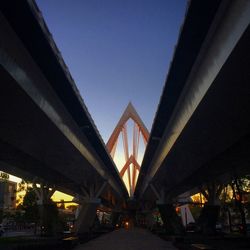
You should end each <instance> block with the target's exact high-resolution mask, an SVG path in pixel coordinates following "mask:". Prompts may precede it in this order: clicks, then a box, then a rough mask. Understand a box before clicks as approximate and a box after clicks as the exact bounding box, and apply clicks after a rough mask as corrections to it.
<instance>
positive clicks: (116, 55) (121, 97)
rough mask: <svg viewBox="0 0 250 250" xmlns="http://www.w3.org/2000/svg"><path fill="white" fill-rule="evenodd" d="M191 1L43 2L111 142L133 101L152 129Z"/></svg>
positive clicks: (105, 137) (59, 42) (78, 81)
mask: <svg viewBox="0 0 250 250" xmlns="http://www.w3.org/2000/svg"><path fill="white" fill-rule="evenodd" d="M186 2H187V1H186V0H67V1H66V0H53V1H51V0H37V4H38V6H39V8H40V10H41V12H42V14H43V17H44V18H45V21H46V23H47V26H48V28H49V30H50V32H51V33H52V35H53V38H54V40H55V42H56V44H57V46H58V48H59V50H60V51H61V53H62V56H63V58H64V61H65V63H66V64H67V66H68V68H69V70H70V72H71V75H72V77H73V78H74V80H75V83H76V85H77V87H78V89H79V91H80V93H81V95H82V97H83V100H84V102H85V104H86V106H87V107H88V110H89V112H90V114H91V116H92V118H93V120H94V122H95V124H96V126H97V128H98V130H99V132H100V134H101V135H102V137H103V140H104V141H105V142H106V141H107V140H108V138H109V136H110V134H111V133H112V131H113V129H114V127H115V125H116V123H117V122H118V120H119V118H120V116H121V114H122V113H123V111H124V109H125V108H126V106H127V104H128V102H129V101H131V102H132V103H133V105H134V106H135V108H136V110H137V112H138V113H139V115H140V116H141V118H142V119H143V120H144V123H145V125H146V126H147V128H148V129H149V130H150V129H151V125H152V122H153V119H154V115H155V112H156V110H157V105H158V103H159V99H160V95H161V92H162V88H163V86H164V82H165V78H166V75H167V71H168V67H169V64H170V61H171V59H172V55H173V51H174V46H175V44H176V43H177V38H178V34H179V30H180V26H181V24H182V22H183V19H184V14H185V9H186V4H187V3H186Z"/></svg>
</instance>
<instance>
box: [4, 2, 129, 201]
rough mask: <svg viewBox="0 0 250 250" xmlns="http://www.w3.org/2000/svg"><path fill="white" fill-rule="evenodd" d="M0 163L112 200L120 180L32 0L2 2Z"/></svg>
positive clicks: (121, 192)
mask: <svg viewBox="0 0 250 250" xmlns="http://www.w3.org/2000/svg"><path fill="white" fill-rule="evenodd" d="M0 75H1V84H0V107H1V108H0V168H1V169H2V170H5V171H7V172H8V173H11V174H15V175H18V176H20V177H22V178H26V179H27V178H28V179H30V180H32V178H34V177H36V180H37V181H40V182H46V183H47V185H49V186H51V187H52V186H53V187H55V188H56V189H58V190H61V191H64V192H67V193H69V194H71V195H73V196H78V197H82V198H86V197H87V198H96V199H99V198H100V199H101V200H103V201H105V202H106V203H109V204H110V205H115V204H116V203H117V202H123V201H124V200H126V199H127V197H128V193H127V190H126V187H125V185H124V183H123V181H122V179H121V178H120V176H119V173H118V171H117V170H116V167H115V164H114V162H113V160H112V159H111V157H110V155H109V153H108V152H107V150H106V147H105V144H104V143H103V141H102V139H101V137H100V135H99V133H98V131H97V129H96V127H95V125H94V122H93V120H92V119H91V116H90V114H89V112H88V110H87V108H86V106H85V104H84V102H83V100H82V99H81V97H80V94H79V92H78V90H77V88H76V85H75V83H74V80H73V78H72V77H71V75H70V72H69V70H68V68H67V66H66V65H65V63H64V61H63V59H62V56H61V54H60V52H59V50H58V48H57V47H56V44H55V43H54V41H53V38H52V35H51V34H50V33H49V31H48V29H47V26H46V24H45V22H44V20H43V18H42V15H41V13H40V11H39V10H38V8H37V6H36V4H35V2H34V1H18V0H16V1H15V0H14V1H3V2H2V3H1V5H0Z"/></svg>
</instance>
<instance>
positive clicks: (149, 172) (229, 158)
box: [135, 0, 250, 201]
mask: <svg viewBox="0 0 250 250" xmlns="http://www.w3.org/2000/svg"><path fill="white" fill-rule="evenodd" d="M249 24H250V1H241V0H239V1H238V0H235V1H190V4H189V6H188V9H187V14H186V17H185V21H184V24H183V26H182V29H181V31H180V36H179V40H178V44H177V46H176V49H175V53H174V57H173V60H172V63H171V66H170V69H169V72H168V75H167V79H166V83H165V87H164V90H163V93H162V96H161V99H160V103H159V106H158V110H157V113H156V116H155V119H154V123H153V127H152V130H151V134H150V138H149V143H148V146H147V149H146V152H145V156H144V159H143V162H142V167H141V172H140V174H139V178H138V182H137V186H136V190H135V196H136V197H137V198H138V199H141V200H144V201H147V200H148V201H156V200H169V201H171V200H173V199H175V198H176V197H177V196H178V195H180V194H182V193H184V192H186V191H189V190H192V189H194V188H197V187H200V186H202V185H203V184H204V183H206V182H209V181H211V180H216V179H218V178H231V177H233V176H234V175H240V174H242V173H244V172H248V173H249V163H250V140H249V139H250V116H249V114H250V84H249V82H250V74H249V65H250V50H249V44H250V26H249Z"/></svg>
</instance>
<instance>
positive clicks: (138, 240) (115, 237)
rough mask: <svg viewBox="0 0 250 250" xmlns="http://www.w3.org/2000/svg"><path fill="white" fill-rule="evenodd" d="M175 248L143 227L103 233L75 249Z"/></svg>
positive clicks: (173, 249)
mask: <svg viewBox="0 0 250 250" xmlns="http://www.w3.org/2000/svg"><path fill="white" fill-rule="evenodd" d="M92 249H95V250H99V249H100V250H106V249H108V250H110V249H116V250H152V249H154V250H160V249H167V250H175V249H176V248H175V247H174V246H173V245H172V243H170V242H167V241H164V240H162V239H160V238H159V237H158V236H156V235H153V234H151V233H150V232H148V231H147V230H143V229H130V230H125V229H120V230H116V231H113V232H112V233H109V234H105V235H103V236H101V237H99V238H97V239H95V240H92V241H90V242H88V243H86V244H83V245H79V246H77V247H76V248H75V250H92Z"/></svg>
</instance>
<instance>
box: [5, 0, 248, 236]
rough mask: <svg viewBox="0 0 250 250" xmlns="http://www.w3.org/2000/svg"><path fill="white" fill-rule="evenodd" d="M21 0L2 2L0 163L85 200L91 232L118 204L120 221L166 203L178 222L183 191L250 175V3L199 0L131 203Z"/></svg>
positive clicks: (167, 214) (38, 21)
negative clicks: (102, 211) (101, 210)
mask: <svg viewBox="0 0 250 250" xmlns="http://www.w3.org/2000/svg"><path fill="white" fill-rule="evenodd" d="M13 3H14V4H15V6H16V8H12V6H11V4H10V3H8V2H7V1H6V2H4V3H1V6H0V7H1V9H0V10H1V12H0V32H1V33H0V75H1V83H2V84H1V85H0V107H1V108H0V111H1V112H0V167H1V169H3V170H5V171H7V172H9V173H11V174H15V175H18V176H20V177H23V178H28V179H30V180H32V179H33V178H34V177H36V178H37V179H36V180H39V181H40V182H46V183H47V185H49V186H51V187H53V188H54V187H55V188H57V189H59V190H61V191H64V192H67V193H69V194H72V195H74V196H75V197H77V200H78V201H79V203H80V204H82V205H83V206H82V207H83V208H82V210H81V211H80V212H79V218H80V220H79V221H78V222H77V227H78V228H79V229H80V230H82V231H87V230H89V228H90V227H91V223H93V221H94V219H95V214H96V209H97V207H98V206H99V205H100V204H104V205H105V206H108V207H109V208H110V209H112V211H113V212H114V218H116V220H117V218H118V217H119V213H124V214H125V216H128V217H130V219H131V218H132V219H131V220H135V215H136V213H137V211H140V212H143V211H144V212H145V211H146V212H145V214H146V217H147V216H148V215H149V217H148V221H150V220H152V213H151V212H152V209H154V208H155V207H156V206H157V205H158V208H159V211H160V212H161V213H162V218H163V220H164V222H165V220H166V221H168V220H171V218H172V221H173V222H174V223H172V224H173V227H175V226H174V225H175V224H176V225H177V224H178V223H177V220H178V218H177V217H176V216H175V215H176V214H175V211H174V210H173V207H172V204H173V203H174V202H176V199H177V198H178V196H179V195H181V194H182V193H184V192H187V191H192V190H197V188H199V187H201V186H203V185H204V183H207V182H209V181H211V180H218V181H222V182H224V183H226V182H228V180H230V178H232V176H234V175H238V176H240V175H242V174H245V173H249V164H250V140H249V139H250V115H249V114H250V84H249V83H250V74H249V72H250V71H249V65H250V49H249V44H250V26H249V23H250V4H249V1H241V0H235V1H226V0H224V1H198V0H193V1H191V2H190V4H189V7H188V11H187V14H186V17H185V21H184V24H183V28H182V30H181V32H180V37H179V40H178V44H177V46H176V50H175V53H174V57H173V62H172V64H171V66H170V70H169V73H168V76H167V80H166V84H165V87H164V90H163V93H162V97H161V100H160V103H159V106H158V110H157V112H156V117H155V120H154V124H153V127H152V130H151V133H150V137H149V142H148V145H147V148H146V153H145V156H144V159H143V163H142V166H141V170H140V174H139V177H138V183H137V185H136V190H135V197H136V199H137V200H136V201H131V200H130V201H127V200H128V193H127V190H126V188H125V185H124V183H123V182H122V179H121V178H120V176H119V173H118V171H117V170H116V168H115V165H114V162H113V160H112V159H111V156H110V155H109V153H108V151H107V149H106V147H105V145H104V143H103V141H102V139H101V138H100V135H99V133H98V131H97V129H96V128H95V125H94V123H93V121H92V119H91V116H90V114H89V113H88V111H87V108H86V106H85V105H84V103H83V101H82V99H81V97H80V95H79V93H78V90H77V88H76V86H75V83H74V81H73V79H72V77H71V76H70V73H69V71H68V69H67V67H66V65H65V64H64V62H63V59H62V57H61V55H60V53H59V51H58V49H57V48H56V45H55V43H54V41H53V39H52V37H51V35H50V34H49V31H48V29H47V27H46V24H45V23H44V20H43V19H42V17H41V13H40V12H39V10H38V9H37V6H36V5H35V3H34V2H33V1H27V2H24V3H23V2H22V3H21V1H17V0H16V1H13ZM117 215H118V216H117ZM150 216H151V218H150ZM173 218H174V219H173ZM84 220H86V221H88V222H86V223H85V224H84V222H83V221H84ZM116 220H115V219H114V222H115V221H116ZM82 222H83V223H82ZM175 222H176V223H175ZM166 223H167V222H166ZM149 224H150V223H149ZM175 229H176V230H177V231H179V232H180V231H181V229H179V228H176V227H175Z"/></svg>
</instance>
